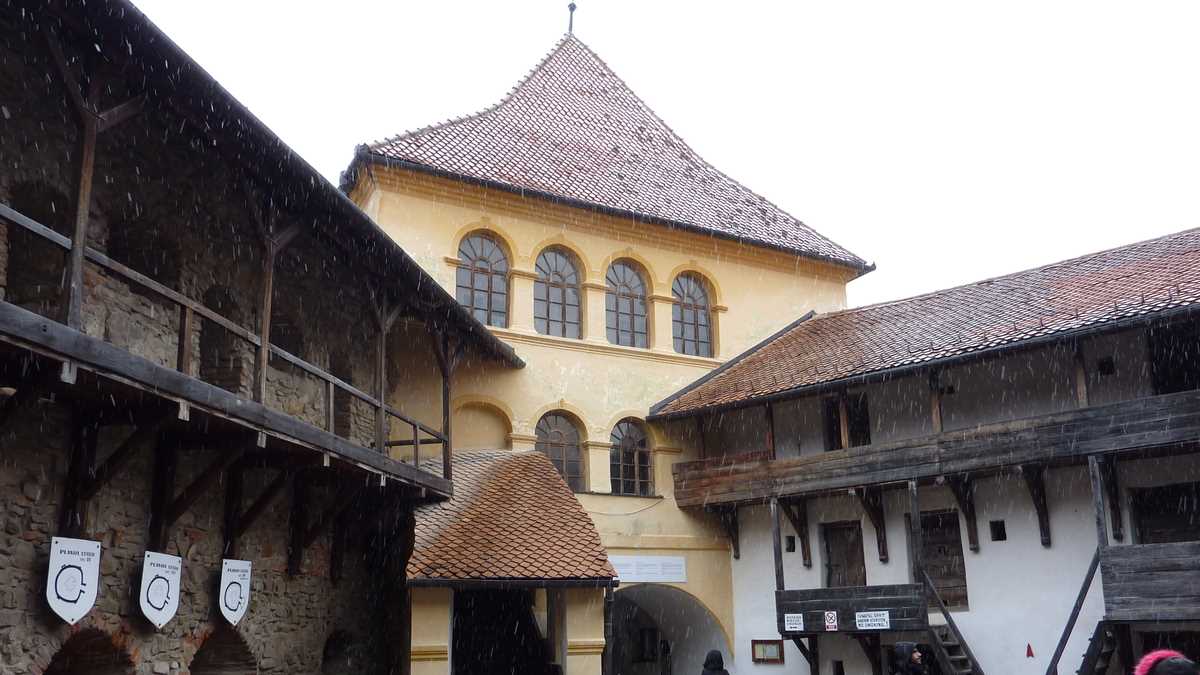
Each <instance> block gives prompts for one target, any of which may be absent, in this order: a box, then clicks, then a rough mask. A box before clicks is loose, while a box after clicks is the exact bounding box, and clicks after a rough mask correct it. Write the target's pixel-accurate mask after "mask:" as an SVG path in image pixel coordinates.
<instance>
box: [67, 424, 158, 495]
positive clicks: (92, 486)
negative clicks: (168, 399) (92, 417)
mask: <svg viewBox="0 0 1200 675" xmlns="http://www.w3.org/2000/svg"><path fill="white" fill-rule="evenodd" d="M173 421H175V413H174V412H173V411H172V412H170V413H166V414H160V415H159V416H158V417H156V418H148V419H147V420H145V421H143V422H140V423H139V424H138V425H137V427H136V428H134V430H133V433H131V434H130V435H129V436H128V437H126V439H125V441H124V442H123V443H121V445H119V446H118V447H117V449H116V450H114V451H113V452H112V453H111V454H110V455H109V456H108V459H106V460H104V463H103V464H101V465H100V466H99V467H97V468H96V470H95V472H94V473H93V474H92V477H91V480H89V481H87V484H86V485H85V486H84V487H83V489H82V490H81V491H80V493H79V497H80V499H85V500H86V499H91V498H92V497H95V496H96V494H97V493H98V492H100V490H101V489H102V488H103V487H104V486H105V485H108V483H109V481H111V480H112V479H113V478H114V477H115V476H116V475H117V474H118V473H120V472H121V469H123V468H124V467H125V465H126V464H128V463H129V460H131V459H133V456H134V455H135V454H136V453H137V451H138V450H140V449H142V448H143V447H144V446H146V445H149V444H150V443H152V442H156V441H157V440H158V436H159V434H160V433H161V432H162V430H163V429H165V428H166V426H167V425H168V424H170V423H171V422H173Z"/></svg>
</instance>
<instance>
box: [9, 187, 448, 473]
mask: <svg viewBox="0 0 1200 675" xmlns="http://www.w3.org/2000/svg"><path fill="white" fill-rule="evenodd" d="M0 221H3V222H4V223H6V224H8V225H9V226H10V227H12V226H16V227H20V228H23V229H24V230H27V231H28V232H31V233H33V234H34V235H36V236H38V237H41V238H42V239H45V240H46V241H48V242H50V243H52V244H54V245H56V246H58V247H59V248H62V249H64V250H66V251H68V252H69V251H71V249H72V240H71V239H70V238H68V237H66V236H63V235H62V234H59V233H58V232H55V231H54V230H52V229H51V228H49V227H46V226H45V225H43V224H41V223H38V222H37V221H35V220H33V219H31V218H29V217H27V216H25V215H23V214H21V213H19V212H18V211H15V210H14V209H12V208H11V207H9V206H8V205H6V204H3V203H0ZM19 254H20V253H14V254H11V255H19ZM83 259H84V260H85V261H86V262H87V263H88V264H91V265H94V266H96V267H97V268H99V269H102V270H105V271H106V272H107V273H109V274H112V275H116V276H117V277H119V278H122V279H124V280H125V281H126V282H128V283H130V284H135V285H136V286H138V287H139V288H140V289H143V290H146V291H150V292H151V293H152V294H154V295H157V296H158V297H160V298H162V299H163V300H165V301H167V302H168V303H171V304H173V305H174V306H175V307H176V310H177V311H178V313H179V322H178V325H179V330H178V335H177V356H176V359H175V370H176V371H177V372H178V373H181V374H183V375H186V376H188V377H192V378H195V377H197V376H196V374H195V373H194V372H193V371H195V370H196V369H195V368H194V367H193V363H192V360H193V359H192V356H193V354H192V344H193V337H194V333H195V331H197V330H198V326H197V320H196V319H197V317H200V318H201V319H204V320H207V321H210V322H212V323H213V324H215V325H216V326H219V327H220V328H222V329H223V330H225V331H227V332H228V333H229V334H230V335H232V336H234V337H235V338H237V339H238V340H241V341H242V342H244V343H246V344H249V345H250V346H251V348H253V350H254V351H255V353H256V354H257V355H258V358H257V359H256V363H257V364H258V367H259V371H258V372H256V373H255V377H256V382H258V383H259V385H257V386H255V387H254V392H253V398H254V399H255V401H256V402H257V403H261V404H265V403H266V401H265V400H264V399H265V398H266V396H265V393H264V392H265V384H262V383H265V382H266V373H265V369H266V364H267V362H268V359H265V358H263V352H262V350H263V349H264V348H265V349H266V350H267V353H269V354H270V356H273V357H275V358H277V359H279V360H282V361H284V362H286V363H288V364H290V365H291V366H293V367H295V368H296V369H298V370H300V371H302V372H303V373H306V374H307V375H309V376H311V377H314V378H316V379H317V380H319V381H320V382H321V385H322V398H323V401H322V407H323V412H324V415H323V427H324V429H323V430H324V431H325V432H328V433H329V434H333V433H334V429H335V428H336V426H337V424H338V422H339V420H338V411H337V406H336V405H335V398H336V397H337V396H336V393H337V392H338V391H342V392H345V393H346V394H348V395H349V396H351V397H353V398H354V399H357V400H358V401H361V402H362V403H364V404H366V405H368V406H370V407H371V408H373V409H374V410H375V415H376V418H377V424H376V427H375V434H374V440H373V442H372V443H371V444H369V446H368V447H369V448H370V449H371V450H373V451H374V452H376V453H378V454H380V455H383V456H384V457H387V454H388V451H387V448H388V447H394V446H411V447H412V452H411V453H410V454H411V459H410V460H406V462H405V463H408V464H411V468H412V469H417V470H418V471H421V472H424V473H428V472H427V471H425V470H423V469H419V468H418V467H420V466H421V465H422V458H421V446H423V445H431V444H432V445H440V446H441V451H442V455H443V462H442V463H441V465H442V466H443V467H446V468H447V469H448V467H449V453H450V445H449V443H448V441H447V437H446V435H445V434H444V433H443V432H442V431H439V430H437V429H434V428H432V427H430V426H428V425H426V424H424V423H422V422H420V421H418V420H416V419H413V418H411V417H409V416H407V415H405V414H404V413H402V412H400V411H399V410H397V409H396V408H394V407H392V406H390V405H387V404H386V402H384V401H383V400H382V399H381V398H380V397H379V396H375V395H372V394H368V393H366V392H364V391H362V390H360V389H358V388H356V387H354V386H353V385H351V384H349V383H347V382H345V381H343V380H342V379H340V378H338V377H335V376H334V375H332V374H330V373H328V372H326V371H325V370H323V369H322V368H320V367H318V366H316V365H314V364H312V363H310V362H308V361H306V360H304V359H302V358H300V357H298V356H296V355H294V354H291V353H288V352H287V351H285V350H283V349H281V348H279V347H278V346H276V345H273V344H270V342H269V341H266V340H264V338H263V336H260V335H257V334H255V333H253V332H251V331H249V330H247V329H246V328H244V327H243V326H241V325H239V324H238V323H237V322H235V321H233V320H232V319H230V318H228V317H226V316H223V315H221V314H220V313H218V312H216V311H214V310H212V309H210V308H208V307H206V306H204V305H203V304H201V303H199V302H197V301H196V300H193V299H192V298H189V297H187V296H186V295H184V294H182V293H179V292H178V291H175V290H174V289H171V288H169V287H167V286H165V285H163V284H161V283H159V282H157V281H155V280H154V279H151V278H150V277H148V276H146V275H144V274H142V273H140V272H138V271H137V270H134V269H132V268H130V267H128V266H126V265H124V264H122V263H120V262H118V261H116V260H113V259H112V258H110V257H108V256H107V255H106V254H104V253H103V252H101V251H98V250H96V249H95V248H92V247H90V246H89V247H84V251H83ZM12 309H13V310H14V311H15V312H23V310H20V309H19V308H15V307H13V308H12ZM391 420H396V421H398V423H399V424H401V425H403V427H407V429H408V430H409V432H410V433H409V435H408V438H406V439H404V440H390V439H391V434H390V426H391V425H390V423H389V422H390V421H391ZM338 445H342V446H344V445H345V444H344V443H338ZM386 463H387V462H384V464H386ZM372 464H378V463H377V462H372ZM425 466H426V467H428V466H429V463H428V462H426V463H425ZM445 472H446V470H445V469H444V472H443V473H445ZM411 473H412V472H411V471H405V472H404V474H406V475H408V474H411ZM443 477H445V478H448V476H443ZM436 484H437V485H439V486H442V487H446V488H448V483H446V484H445V485H443V484H442V483H441V482H439V483H436ZM437 491H441V490H440V489H439V490H437Z"/></svg>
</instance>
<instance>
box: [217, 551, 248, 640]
mask: <svg viewBox="0 0 1200 675" xmlns="http://www.w3.org/2000/svg"><path fill="white" fill-rule="evenodd" d="M218 600H219V601H220V603H221V615H222V616H224V617H225V620H226V621H228V622H229V623H230V624H231V625H234V626H236V625H238V622H239V621H241V620H242V617H243V616H245V615H246V606H247V605H249V604H250V561H249V560H222V561H221V595H220V596H219V598H218Z"/></svg>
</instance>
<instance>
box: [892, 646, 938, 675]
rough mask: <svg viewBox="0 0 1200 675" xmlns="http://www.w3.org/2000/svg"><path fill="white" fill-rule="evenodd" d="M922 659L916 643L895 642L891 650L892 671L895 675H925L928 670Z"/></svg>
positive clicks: (922, 656)
mask: <svg viewBox="0 0 1200 675" xmlns="http://www.w3.org/2000/svg"><path fill="white" fill-rule="evenodd" d="M924 658H925V656H924V655H923V654H922V653H921V650H919V649H917V643H915V642H897V643H896V646H895V647H893V648H892V665H893V669H892V671H893V672H894V673H896V674H897V675H926V674H927V673H928V672H929V668H927V667H926V666H925V663H924Z"/></svg>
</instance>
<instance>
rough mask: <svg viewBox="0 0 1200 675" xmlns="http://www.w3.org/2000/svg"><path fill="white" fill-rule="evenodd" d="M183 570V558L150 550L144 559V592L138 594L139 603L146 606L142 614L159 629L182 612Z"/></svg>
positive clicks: (143, 607)
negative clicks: (178, 612)
mask: <svg viewBox="0 0 1200 675" xmlns="http://www.w3.org/2000/svg"><path fill="white" fill-rule="evenodd" d="M182 570H183V560H182V559H181V558H177V557H175V556H173V555H167V554H166V553H154V552H153V551H146V557H145V559H144V560H142V590H141V592H140V594H139V595H138V603H139V604H141V606H142V614H145V615H146V618H147V619H149V620H150V623H152V624H154V627H155V628H162V627H163V626H165V625H167V622H168V621H170V620H171V619H172V618H174V617H175V611H176V610H177V609H179V578H180V576H181V574H180V573H181V572H182Z"/></svg>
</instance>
